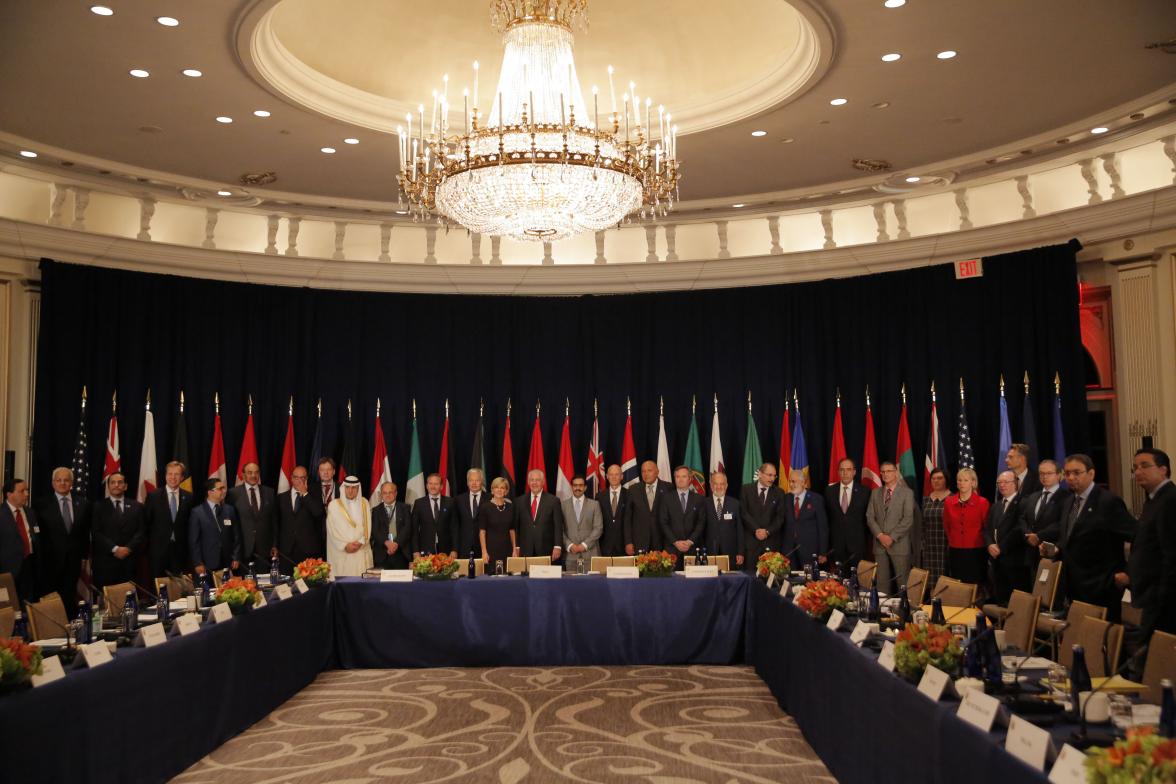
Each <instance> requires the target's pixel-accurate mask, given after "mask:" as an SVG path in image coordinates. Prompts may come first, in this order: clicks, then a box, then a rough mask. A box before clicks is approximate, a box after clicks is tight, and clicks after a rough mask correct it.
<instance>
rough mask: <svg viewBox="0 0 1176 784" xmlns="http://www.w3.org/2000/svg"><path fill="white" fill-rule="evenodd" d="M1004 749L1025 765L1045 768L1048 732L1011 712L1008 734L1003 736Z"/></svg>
mask: <svg viewBox="0 0 1176 784" xmlns="http://www.w3.org/2000/svg"><path fill="white" fill-rule="evenodd" d="M1005 751H1007V752H1008V753H1009V754H1012V755H1013V756H1014V757H1016V758H1017V759H1019V760H1021V761H1022V762H1024V763H1025V764H1026V765H1031V766H1033V767H1034V768H1037V769H1038V770H1045V757H1046V754H1048V753H1049V733H1048V732H1047V731H1045V730H1043V729H1042V728H1041V727H1038V726H1037V725H1036V724H1033V723H1031V722H1028V721H1026V720H1025V719H1022V718H1021V717H1020V716H1018V715H1016V714H1013V716H1012V717H1011V718H1010V719H1009V734H1008V735H1007V736H1005Z"/></svg>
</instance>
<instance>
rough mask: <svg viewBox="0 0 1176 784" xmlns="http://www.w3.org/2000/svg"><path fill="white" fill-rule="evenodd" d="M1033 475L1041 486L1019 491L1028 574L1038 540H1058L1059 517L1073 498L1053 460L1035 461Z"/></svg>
mask: <svg viewBox="0 0 1176 784" xmlns="http://www.w3.org/2000/svg"><path fill="white" fill-rule="evenodd" d="M1037 478H1038V479H1039V480H1041V489H1040V490H1038V491H1037V492H1035V493H1033V494H1031V495H1028V496H1026V495H1025V494H1024V493H1022V494H1021V495H1022V497H1023V500H1022V501H1021V520H1022V527H1023V528H1024V529H1025V542H1026V544H1028V545H1029V547H1030V548H1031V549H1032V552H1031V553H1030V565H1029V573H1030V574H1036V573H1037V562H1038V560H1039V559H1040V558H1041V554H1040V553H1039V552H1038V550H1039V549H1040V547H1041V543H1042V542H1056V541H1057V540H1058V536H1059V535H1060V534H1061V532H1062V518H1063V517H1064V516H1065V513H1066V511H1067V510H1069V508H1070V501H1071V499H1072V498H1073V494H1072V493H1071V492H1070V488H1068V487H1066V485H1065V484H1064V483H1063V482H1062V472H1061V470H1060V469H1059V468H1058V464H1057V462H1055V461H1053V460H1050V459H1048V458H1047V459H1045V460H1042V461H1041V462H1040V463H1038V464H1037ZM1043 609H1044V610H1049V609H1052V608H1049V607H1046V608H1043Z"/></svg>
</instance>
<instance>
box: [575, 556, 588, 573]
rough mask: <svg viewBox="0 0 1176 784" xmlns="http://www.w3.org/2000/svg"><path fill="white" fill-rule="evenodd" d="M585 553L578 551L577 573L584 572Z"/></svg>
mask: <svg viewBox="0 0 1176 784" xmlns="http://www.w3.org/2000/svg"><path fill="white" fill-rule="evenodd" d="M585 571H586V570H585V569H584V554H583V553H576V574H584V572H585Z"/></svg>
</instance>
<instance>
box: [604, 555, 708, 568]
mask: <svg viewBox="0 0 1176 784" xmlns="http://www.w3.org/2000/svg"><path fill="white" fill-rule="evenodd" d="M697 560H698V559H697V558H695V557H694V556H693V555H688V556H686V557H685V558H683V559H682V563H683V565H684V566H694V564H695V562H696V561H697ZM706 560H707V563H708V564H710V565H711V566H717V567H719V572H729V571H731V556H729V555H708V556H707V557H706ZM618 565H619V564H618Z"/></svg>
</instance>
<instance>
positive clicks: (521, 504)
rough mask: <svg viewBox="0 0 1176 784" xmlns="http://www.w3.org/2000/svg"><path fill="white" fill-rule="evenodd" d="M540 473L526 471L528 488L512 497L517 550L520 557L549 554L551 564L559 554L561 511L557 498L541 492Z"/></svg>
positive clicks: (561, 539)
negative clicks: (513, 500) (517, 540)
mask: <svg viewBox="0 0 1176 784" xmlns="http://www.w3.org/2000/svg"><path fill="white" fill-rule="evenodd" d="M543 481H544V477H543V472H542V471H540V470H539V469H537V468H536V469H532V470H531V471H530V472H528V473H527V487H528V491H527V493H526V494H525V495H521V496H519V497H518V498H517V499H515V515H516V521H515V525H516V527H517V528H518V532H519V552H520V553H521V554H522V555H523V556H524V557H526V556H540V555H550V556H551V562H552V563H553V564H555V563H559V558H560V555H562V554H563V549H562V544H563V529H564V524H563V512H562V511H561V510H560V508H559V499H557V498H556V497H555V496H553V495H552V494H551V493H545V492H543Z"/></svg>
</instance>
